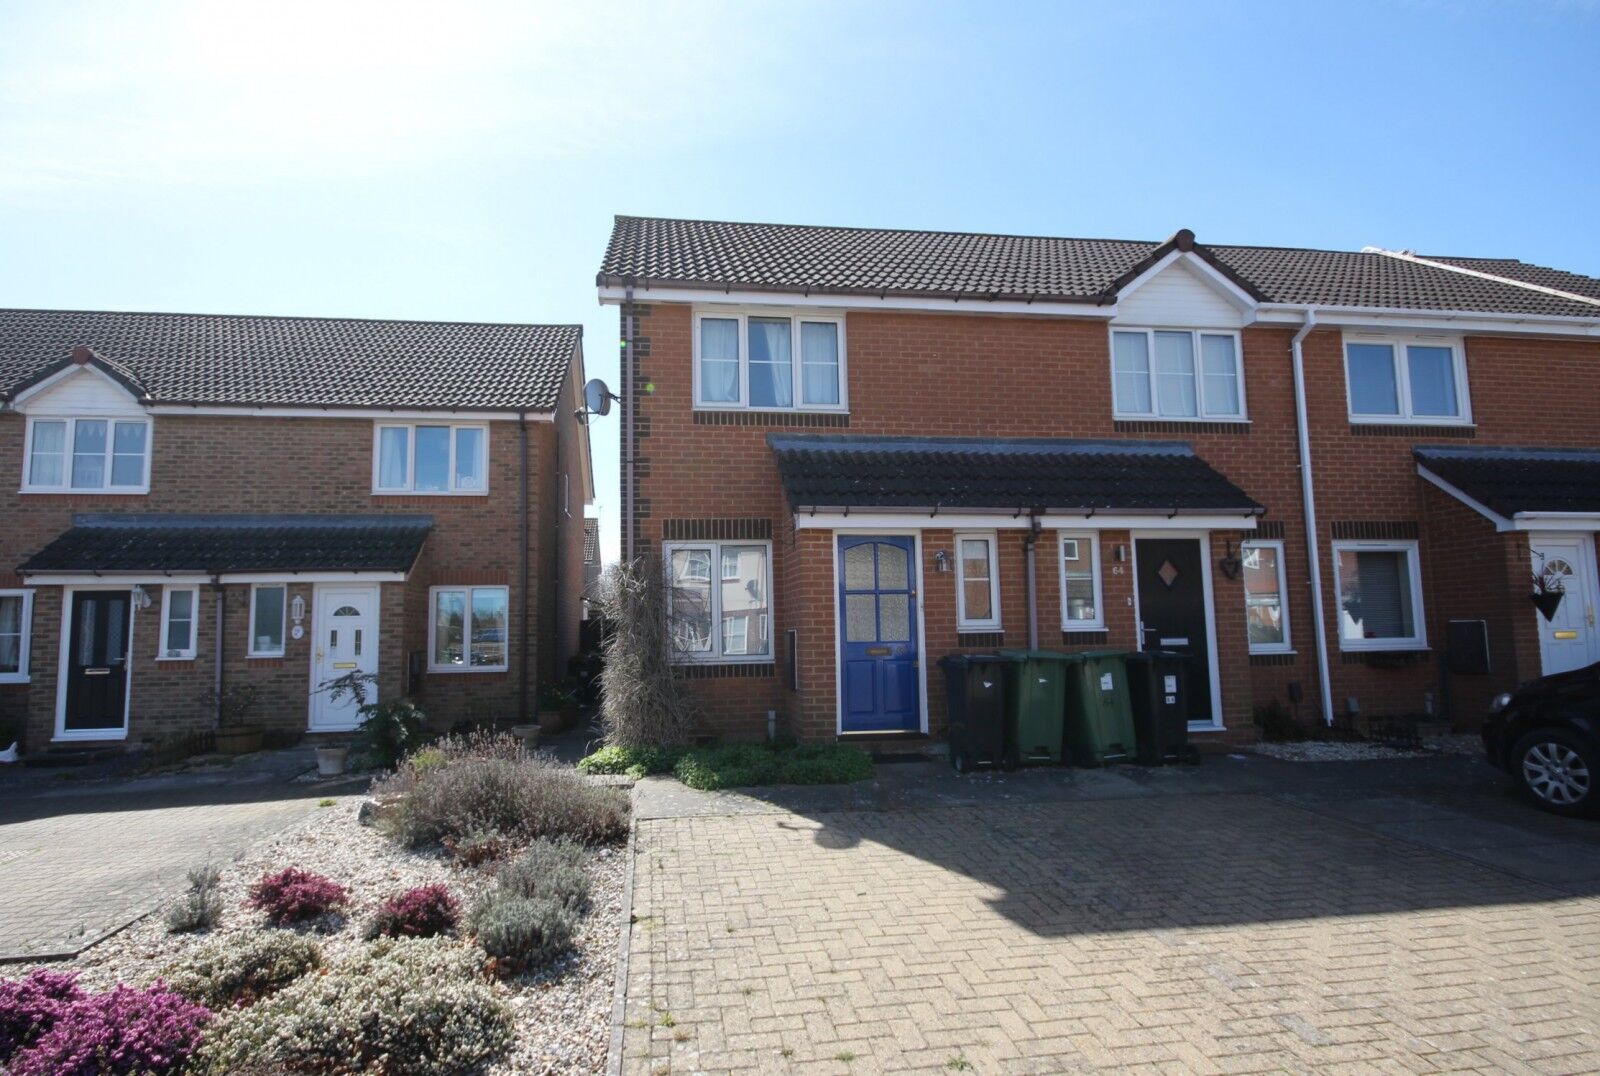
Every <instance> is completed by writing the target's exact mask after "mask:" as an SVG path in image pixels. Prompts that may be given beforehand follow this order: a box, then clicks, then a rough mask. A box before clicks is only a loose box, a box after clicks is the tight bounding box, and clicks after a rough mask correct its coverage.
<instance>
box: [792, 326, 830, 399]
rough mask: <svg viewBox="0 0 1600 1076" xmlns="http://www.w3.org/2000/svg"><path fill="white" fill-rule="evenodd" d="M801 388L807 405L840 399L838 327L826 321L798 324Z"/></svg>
mask: <svg viewBox="0 0 1600 1076" xmlns="http://www.w3.org/2000/svg"><path fill="white" fill-rule="evenodd" d="M800 373H801V378H802V385H803V387H802V389H801V391H802V392H803V393H804V394H805V402H806V403H808V404H836V403H838V402H839V327H838V326H837V325H834V324H832V323H831V322H826V321H802V322H801V323H800Z"/></svg>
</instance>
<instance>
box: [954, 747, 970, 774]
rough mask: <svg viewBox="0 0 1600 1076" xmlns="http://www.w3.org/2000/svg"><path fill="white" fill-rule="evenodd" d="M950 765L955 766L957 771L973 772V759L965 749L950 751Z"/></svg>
mask: <svg viewBox="0 0 1600 1076" xmlns="http://www.w3.org/2000/svg"><path fill="white" fill-rule="evenodd" d="M950 765H951V766H953V767H955V771H956V772H957V773H971V772H972V759H971V757H970V756H968V754H967V753H966V752H965V751H952V752H950Z"/></svg>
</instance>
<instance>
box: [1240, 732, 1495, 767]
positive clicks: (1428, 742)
mask: <svg viewBox="0 0 1600 1076" xmlns="http://www.w3.org/2000/svg"><path fill="white" fill-rule="evenodd" d="M1250 750H1251V751H1252V752H1254V753H1255V754H1258V755H1266V756H1267V757H1268V758H1275V759H1280V760H1282V761H1284V762H1371V761H1374V760H1377V759H1395V758H1436V757H1438V756H1439V755H1467V756H1474V755H1481V754H1483V741H1482V740H1481V739H1479V738H1478V737H1477V736H1475V735H1472V734H1470V733H1463V734H1454V733H1452V734H1451V735H1449V736H1430V737H1428V738H1426V739H1424V740H1423V741H1422V748H1421V749H1411V748H1396V747H1385V746H1384V745H1382V744H1377V743H1342V742H1337V741H1333V740H1304V741H1301V742H1300V743H1265V742H1263V743H1256V744H1251V745H1250Z"/></svg>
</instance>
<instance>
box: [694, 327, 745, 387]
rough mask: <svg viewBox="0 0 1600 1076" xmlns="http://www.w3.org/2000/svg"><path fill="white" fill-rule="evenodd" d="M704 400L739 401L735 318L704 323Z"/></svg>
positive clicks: (702, 370) (701, 381) (702, 355)
mask: <svg viewBox="0 0 1600 1076" xmlns="http://www.w3.org/2000/svg"><path fill="white" fill-rule="evenodd" d="M700 398H701V399H702V400H704V401H705V402H706V403H738V402H739V323H738V322H737V321H735V320H733V319H732V318H702V319H701V320H700Z"/></svg>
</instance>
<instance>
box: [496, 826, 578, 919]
mask: <svg viewBox="0 0 1600 1076" xmlns="http://www.w3.org/2000/svg"><path fill="white" fill-rule="evenodd" d="M584 859H585V853H584V850H583V847H582V846H581V845H578V844H574V843H573V842H571V841H552V840H545V839H540V840H537V841H534V842H533V844H531V845H529V847H528V850H527V851H526V852H524V853H522V855H520V856H518V857H517V858H516V860H515V861H513V862H511V863H507V864H506V865H505V866H504V867H502V868H501V869H500V873H499V874H498V875H496V876H495V884H496V887H497V888H498V890H499V892H500V894H501V895H504V896H507V897H525V898H539V897H543V898H548V899H550V900H553V901H555V902H556V903H557V904H560V905H562V906H564V907H567V908H571V909H572V910H573V911H575V912H583V911H586V910H587V909H588V907H589V876H588V875H587V874H585V873H584V870H583V862H584Z"/></svg>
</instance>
